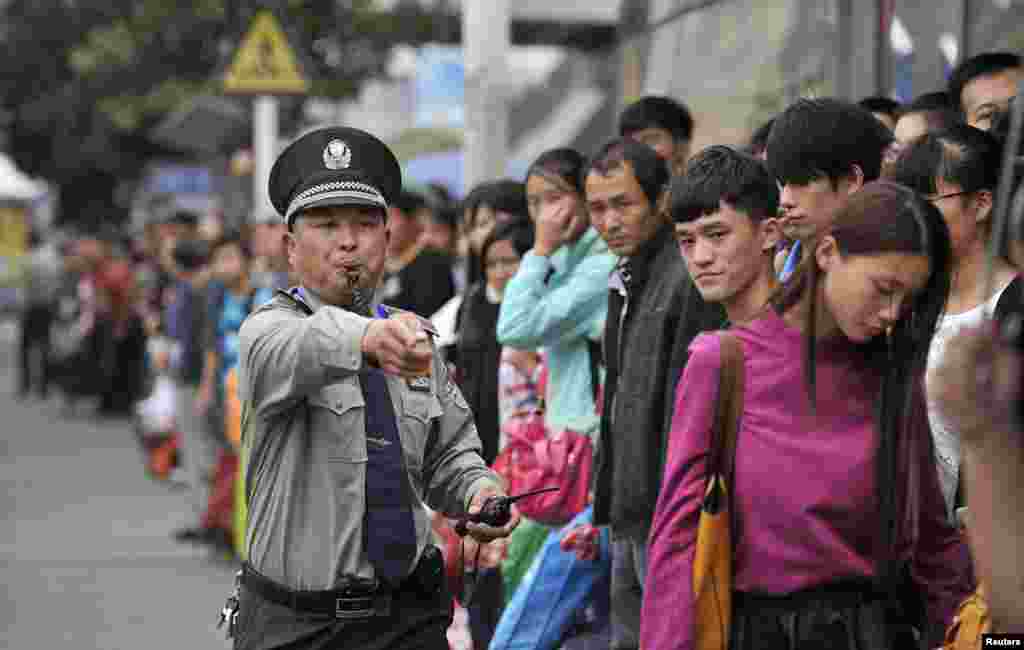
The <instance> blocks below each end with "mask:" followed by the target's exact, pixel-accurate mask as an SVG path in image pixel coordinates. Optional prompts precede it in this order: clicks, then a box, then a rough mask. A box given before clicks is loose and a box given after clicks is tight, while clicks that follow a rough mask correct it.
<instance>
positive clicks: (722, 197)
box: [669, 146, 780, 323]
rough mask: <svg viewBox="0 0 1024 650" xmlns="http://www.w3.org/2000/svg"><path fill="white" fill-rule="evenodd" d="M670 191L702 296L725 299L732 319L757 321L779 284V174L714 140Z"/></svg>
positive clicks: (678, 227)
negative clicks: (775, 265)
mask: <svg viewBox="0 0 1024 650" xmlns="http://www.w3.org/2000/svg"><path fill="white" fill-rule="evenodd" d="M669 192H670V194H669V211H670V213H671V216H672V220H673V221H674V222H675V236H676V241H677V242H678V244H679V251H680V253H682V256H683V259H684V260H685V262H686V269H687V271H689V274H690V277H691V278H693V282H694V284H695V285H696V286H697V290H698V291H699V292H700V295H701V297H702V298H704V300H705V301H707V302H711V303H718V304H720V305H722V307H724V308H725V312H726V314H727V315H728V317H729V322H730V323H744V322H746V321H749V320H752V319H753V318H754V317H755V316H757V314H758V313H759V312H761V311H762V310H763V309H764V307H765V305H766V304H768V299H769V298H770V297H771V294H772V292H773V291H774V290H775V287H776V285H777V282H776V279H775V272H774V269H773V265H772V254H773V252H774V250H775V245H776V244H777V243H778V240H779V236H780V232H779V225H778V220H777V219H776V215H777V214H778V210H779V188H778V185H776V183H775V179H774V178H772V176H771V174H770V173H768V169H767V168H765V166H764V165H763V164H762V163H761V161H759V160H757V159H756V158H754V157H752V156H749V155H747V154H744V153H740V152H738V151H735V150H734V149H731V148H729V147H723V146H715V147H710V148H708V149H705V150H704V151H702V152H700V153H699V154H698V155H697V156H696V157H695V158H693V159H692V160H691V161H690V164H689V165H687V166H686V173H685V174H684V175H682V176H679V177H677V178H676V179H675V180H674V181H673V183H672V186H671V188H670V190H669Z"/></svg>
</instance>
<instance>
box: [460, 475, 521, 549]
mask: <svg viewBox="0 0 1024 650" xmlns="http://www.w3.org/2000/svg"><path fill="white" fill-rule="evenodd" d="M503 496H505V494H504V493H503V492H502V491H501V490H500V489H499V488H498V487H497V486H495V485H488V484H485V485H484V486H483V487H482V488H480V489H479V490H477V493H476V494H474V495H473V500H472V501H470V502H469V508H468V509H467V510H468V512H469V514H471V515H474V514H476V513H478V512H480V510H481V509H482V508H483V507H484V503H485V502H486V501H487V499H488V497H503ZM520 519H521V517H520V515H519V510H517V509H516V507H515V506H512V518H511V519H509V520H508V523H507V524H505V525H504V526H501V527H500V528H498V527H495V526H487V525H486V524H474V523H471V524H469V525H468V526H467V529H468V530H469V534H470V536H472V537H473V539H475V540H476V541H478V542H480V543H482V544H486V543H488V542H493V541H494V540H496V539H499V538H502V537H508V536H509V535H511V534H512V531H513V530H515V527H516V526H518V525H519V520H520Z"/></svg>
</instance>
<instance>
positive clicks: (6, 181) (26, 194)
mask: <svg viewBox="0 0 1024 650" xmlns="http://www.w3.org/2000/svg"><path fill="white" fill-rule="evenodd" d="M45 193H46V187H45V186H44V185H43V184H42V183H37V182H36V181H34V180H32V179H31V178H29V177H28V176H26V175H25V174H24V173H22V172H21V170H19V169H18V168H17V166H15V164H14V161H13V160H11V158H10V156H8V155H7V154H5V153H0V201H26V202H27V201H31V200H33V199H36V198H39V196H40V195H42V194H45Z"/></svg>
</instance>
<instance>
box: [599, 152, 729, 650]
mask: <svg viewBox="0 0 1024 650" xmlns="http://www.w3.org/2000/svg"><path fill="white" fill-rule="evenodd" d="M584 179H585V190H586V199H587V209H588V211H589V213H590V219H591V223H593V225H594V228H596V229H597V231H598V233H599V234H600V235H601V237H602V238H603V239H604V240H605V242H607V244H608V248H609V249H610V250H611V252H612V253H614V254H616V255H618V256H619V263H618V265H617V266H616V268H615V271H613V273H612V275H611V280H610V282H609V288H610V291H609V296H608V317H607V320H606V323H605V333H604V359H605V364H606V368H607V372H606V375H605V385H604V396H603V400H604V401H603V407H604V408H603V412H602V415H601V432H600V436H599V439H598V443H599V450H598V454H597V458H598V467H597V475H596V481H595V484H594V523H595V524H596V525H599V526H601V525H606V526H610V528H611V532H612V580H611V590H612V592H611V609H612V648H615V649H616V650H621V649H625V648H638V647H639V640H640V605H641V602H642V594H643V588H644V575H645V573H646V566H647V559H646V558H647V535H648V533H649V532H650V526H651V521H652V519H653V516H654V508H655V506H656V505H657V500H658V489H659V487H660V485H661V474H662V468H663V466H664V462H665V457H664V450H665V447H666V440H665V433H666V432H667V431H668V425H669V422H670V420H669V418H670V417H671V410H672V404H673V399H672V398H673V396H674V394H675V385H676V382H677V381H678V378H679V373H680V371H681V369H682V365H683V359H684V358H685V355H686V349H687V347H688V346H689V344H690V342H691V341H692V339H693V337H694V336H696V335H697V334H699V333H700V332H701V331H703V330H705V329H709V328H713V327H715V326H717V325H719V324H721V322H722V317H721V314H720V311H719V310H718V309H717V308H716V309H713V310H709V309H708V308H707V307H706V305H705V304H704V303H703V301H702V300H701V299H700V297H699V296H698V295H697V293H696V292H695V291H693V285H692V283H691V282H690V281H689V278H688V277H687V276H686V268H685V266H684V264H683V260H682V258H681V257H680V255H679V250H678V249H677V247H676V245H675V242H674V241H673V239H672V226H671V224H670V223H669V221H668V218H667V215H666V213H665V212H663V211H662V210H660V209H659V208H660V203H659V202H660V200H661V196H662V192H663V190H664V188H665V186H666V185H667V184H668V180H669V170H668V166H667V165H666V164H665V162H664V160H662V159H661V158H659V156H658V155H657V153H656V152H655V151H654V150H652V149H651V148H650V147H647V146H645V145H643V144H640V143H639V142H636V141H634V140H631V139H628V138H619V139H616V140H613V141H611V142H609V143H608V144H606V145H605V146H604V147H602V148H601V149H600V150H599V151H598V152H597V153H596V154H595V155H594V156H593V157H592V158H591V160H590V162H589V163H588V165H587V167H585V168H584Z"/></svg>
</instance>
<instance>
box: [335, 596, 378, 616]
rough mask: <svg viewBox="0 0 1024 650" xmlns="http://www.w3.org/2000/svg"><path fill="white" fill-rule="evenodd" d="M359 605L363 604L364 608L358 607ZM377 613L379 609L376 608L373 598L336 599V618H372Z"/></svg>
mask: <svg viewBox="0 0 1024 650" xmlns="http://www.w3.org/2000/svg"><path fill="white" fill-rule="evenodd" d="M358 604H362V605H363V607H361V608H360V607H358ZM376 613H377V608H376V607H374V602H373V596H358V597H352V598H335V599H334V618H340V619H360V618H370V617H372V616H373V615H374V614H376Z"/></svg>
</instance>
